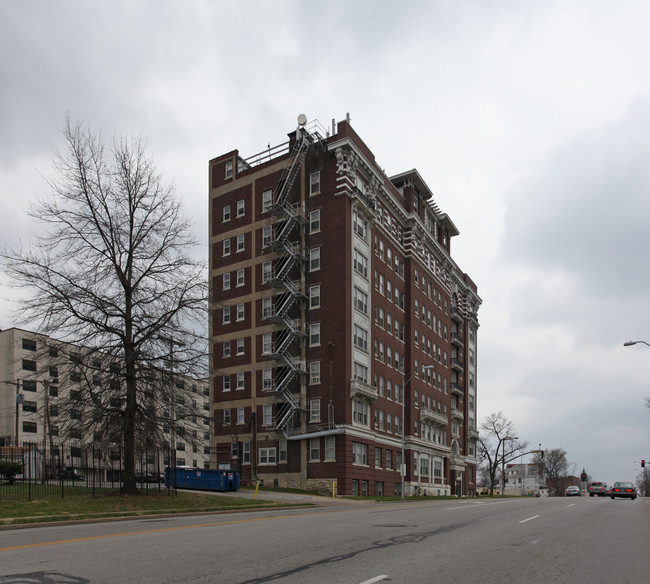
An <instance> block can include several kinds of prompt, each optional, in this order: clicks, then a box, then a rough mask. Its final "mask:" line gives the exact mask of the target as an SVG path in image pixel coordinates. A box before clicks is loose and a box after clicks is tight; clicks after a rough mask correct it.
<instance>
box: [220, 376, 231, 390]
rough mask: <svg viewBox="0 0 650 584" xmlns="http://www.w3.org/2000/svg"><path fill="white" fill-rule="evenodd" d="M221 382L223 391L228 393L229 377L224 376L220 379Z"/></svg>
mask: <svg viewBox="0 0 650 584" xmlns="http://www.w3.org/2000/svg"><path fill="white" fill-rule="evenodd" d="M222 381H223V386H222V388H223V391H230V375H224V376H223V377H222Z"/></svg>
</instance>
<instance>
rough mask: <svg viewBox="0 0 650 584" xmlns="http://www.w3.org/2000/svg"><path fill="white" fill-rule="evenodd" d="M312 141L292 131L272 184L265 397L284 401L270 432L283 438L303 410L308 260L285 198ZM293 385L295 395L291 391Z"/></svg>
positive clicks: (298, 218)
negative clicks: (269, 376)
mask: <svg viewBox="0 0 650 584" xmlns="http://www.w3.org/2000/svg"><path fill="white" fill-rule="evenodd" d="M315 139H316V138H315V137H314V136H313V135H312V134H310V133H309V132H308V131H307V130H306V129H305V128H304V127H302V126H300V127H299V128H298V130H297V131H296V142H295V144H294V146H293V149H292V150H291V155H290V158H289V165H288V166H287V167H286V168H285V169H284V171H283V173H282V176H281V177H280V180H279V181H278V183H277V186H276V189H275V193H276V195H275V197H274V201H273V204H272V205H271V210H272V211H273V213H274V215H275V218H276V223H275V225H274V229H273V241H272V244H271V245H272V247H273V249H274V250H275V252H276V258H275V260H274V262H273V273H272V277H271V284H272V285H273V286H274V287H275V288H276V289H277V293H276V296H275V299H274V310H273V314H272V316H270V317H269V320H271V321H272V322H273V323H274V324H276V325H277V330H276V331H275V335H274V343H273V349H272V352H271V355H270V357H271V358H272V359H275V360H276V361H277V364H276V367H275V371H274V376H273V377H274V382H273V385H272V389H271V391H273V392H275V393H276V395H277V396H278V397H281V398H283V399H284V401H279V402H278V405H277V411H276V416H275V423H274V426H275V429H276V430H279V431H282V432H283V433H284V435H285V436H288V435H289V434H290V433H291V431H292V429H293V428H294V427H295V425H296V424H299V420H300V418H299V413H300V411H304V409H305V408H304V404H302V403H301V394H300V383H298V384H296V381H300V377H301V376H304V375H306V374H307V370H306V364H305V362H304V359H302V357H301V354H302V351H301V347H302V345H303V344H304V339H306V338H307V331H306V327H305V323H304V321H303V320H302V313H303V303H304V301H305V300H306V299H307V295H306V293H305V284H304V282H305V278H304V266H305V264H306V262H307V260H308V258H307V255H306V252H305V250H304V244H303V241H302V233H303V226H304V225H305V223H306V218H305V213H304V208H303V206H302V205H301V203H300V202H297V203H292V202H291V199H290V196H289V195H290V193H291V189H292V187H293V185H294V183H295V181H296V179H297V178H298V176H299V174H300V170H301V168H302V165H303V162H304V160H305V156H306V155H307V152H308V151H309V149H310V148H311V146H312V145H313V144H314V142H315ZM296 385H297V391H294V390H295V389H296Z"/></svg>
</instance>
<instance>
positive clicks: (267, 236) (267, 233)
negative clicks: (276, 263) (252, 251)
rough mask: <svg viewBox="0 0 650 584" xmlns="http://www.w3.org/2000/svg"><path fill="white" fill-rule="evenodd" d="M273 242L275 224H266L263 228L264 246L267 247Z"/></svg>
mask: <svg viewBox="0 0 650 584" xmlns="http://www.w3.org/2000/svg"><path fill="white" fill-rule="evenodd" d="M272 242H273V225H265V226H264V227H263V228H262V247H267V246H269V245H271V243H272Z"/></svg>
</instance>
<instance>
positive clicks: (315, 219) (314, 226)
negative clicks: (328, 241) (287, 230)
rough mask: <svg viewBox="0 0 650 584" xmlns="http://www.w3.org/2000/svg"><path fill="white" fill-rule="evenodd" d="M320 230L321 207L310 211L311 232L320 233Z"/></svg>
mask: <svg viewBox="0 0 650 584" xmlns="http://www.w3.org/2000/svg"><path fill="white" fill-rule="evenodd" d="M319 231H320V209H316V210H314V211H312V212H311V213H309V233H318V232H319Z"/></svg>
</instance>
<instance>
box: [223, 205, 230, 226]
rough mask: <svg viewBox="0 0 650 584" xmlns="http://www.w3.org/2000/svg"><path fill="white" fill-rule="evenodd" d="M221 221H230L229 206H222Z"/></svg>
mask: <svg viewBox="0 0 650 584" xmlns="http://www.w3.org/2000/svg"><path fill="white" fill-rule="evenodd" d="M221 219H222V221H223V223H226V222H228V221H230V205H224V206H223V211H222V215H221Z"/></svg>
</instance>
